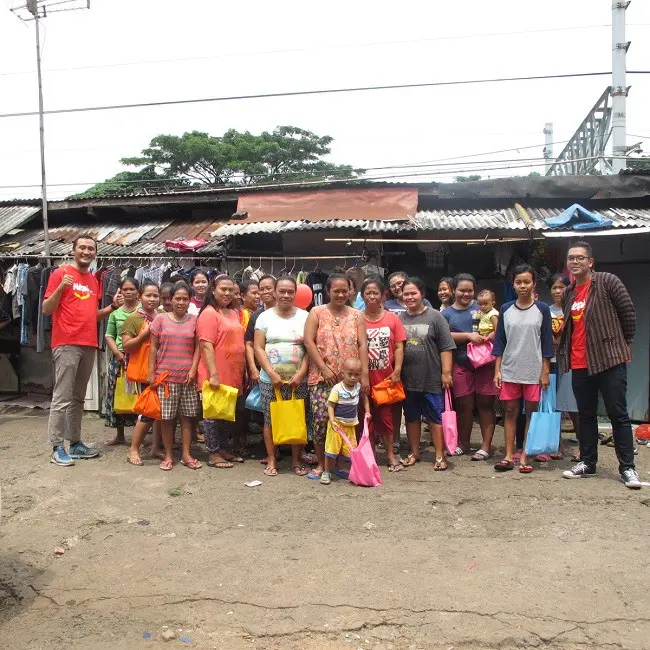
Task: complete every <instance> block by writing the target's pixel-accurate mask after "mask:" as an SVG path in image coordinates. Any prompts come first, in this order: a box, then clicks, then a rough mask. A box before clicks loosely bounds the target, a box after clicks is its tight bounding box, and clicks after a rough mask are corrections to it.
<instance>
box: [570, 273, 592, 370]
mask: <svg viewBox="0 0 650 650" xmlns="http://www.w3.org/2000/svg"><path fill="white" fill-rule="evenodd" d="M589 287H591V280H589V282H587V283H585V284H583V285H580V286H579V287H576V288H575V297H574V299H573V303H572V304H571V321H572V326H573V327H572V332H571V368H572V370H580V369H583V368H586V367H587V330H586V328H585V308H586V306H587V297H588V296H589Z"/></svg>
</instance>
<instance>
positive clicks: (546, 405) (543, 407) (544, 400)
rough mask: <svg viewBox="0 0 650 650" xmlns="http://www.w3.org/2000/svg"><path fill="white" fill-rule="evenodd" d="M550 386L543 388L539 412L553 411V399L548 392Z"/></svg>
mask: <svg viewBox="0 0 650 650" xmlns="http://www.w3.org/2000/svg"><path fill="white" fill-rule="evenodd" d="M548 390H549V389H548V388H542V394H541V396H540V400H539V405H538V406H537V411H538V412H539V413H553V410H552V409H551V399H550V397H549V394H548Z"/></svg>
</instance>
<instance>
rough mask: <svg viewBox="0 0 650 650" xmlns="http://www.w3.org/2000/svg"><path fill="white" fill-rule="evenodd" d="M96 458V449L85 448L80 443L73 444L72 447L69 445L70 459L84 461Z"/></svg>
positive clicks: (97, 453) (97, 454) (97, 451)
mask: <svg viewBox="0 0 650 650" xmlns="http://www.w3.org/2000/svg"><path fill="white" fill-rule="evenodd" d="M97 456H99V450H98V449H93V448H92V447H87V446H86V445H84V443H83V442H81V441H79V442H75V444H74V445H70V458H77V459H86V458H97Z"/></svg>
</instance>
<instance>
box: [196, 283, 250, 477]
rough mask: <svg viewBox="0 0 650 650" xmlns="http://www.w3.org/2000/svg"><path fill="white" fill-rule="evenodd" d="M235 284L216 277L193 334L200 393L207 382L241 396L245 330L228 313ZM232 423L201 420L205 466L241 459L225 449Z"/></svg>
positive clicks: (228, 464) (221, 466)
mask: <svg viewBox="0 0 650 650" xmlns="http://www.w3.org/2000/svg"><path fill="white" fill-rule="evenodd" d="M234 289H235V283H234V282H233V280H232V278H230V277H228V276H227V275H218V276H217V277H216V278H214V280H212V283H211V290H210V292H209V293H208V294H207V297H206V302H205V305H204V306H203V308H202V309H201V313H200V314H199V319H198V322H197V327H196V333H197V336H198V338H199V341H200V346H201V360H200V362H199V378H198V384H199V389H200V388H201V387H202V386H203V383H204V382H205V381H206V380H207V381H209V382H210V386H212V387H213V388H218V387H219V386H220V385H221V384H224V385H225V386H232V387H234V388H237V389H238V390H239V394H240V396H241V393H242V388H243V384H244V369H245V366H246V347H245V344H244V330H243V329H242V326H241V324H240V322H239V314H238V313H237V312H236V311H235V310H234V309H230V307H229V305H230V304H231V302H232V298H233V292H234ZM234 425H235V423H234V422H226V421H225V420H210V419H205V420H203V434H204V436H205V446H206V448H207V450H208V452H209V454H210V458H209V459H208V465H209V466H210V467H217V468H219V469H227V468H231V467H233V462H236V463H243V462H244V459H243V458H240V457H239V456H234V455H233V454H231V453H230V452H229V451H227V449H226V445H227V444H228V439H229V438H230V437H231V436H232V435H233V434H234V433H235V431H234Z"/></svg>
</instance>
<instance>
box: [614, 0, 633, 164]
mask: <svg viewBox="0 0 650 650" xmlns="http://www.w3.org/2000/svg"><path fill="white" fill-rule="evenodd" d="M630 2H631V0H621V1H614V2H613V3H612V90H611V93H612V154H613V157H612V171H613V172H614V173H615V174H618V173H619V172H620V171H622V170H623V169H625V167H626V161H625V156H626V155H627V146H626V139H627V133H626V130H627V129H626V114H625V112H626V103H627V93H628V87H627V82H626V78H625V73H626V65H625V57H626V54H627V51H628V49H629V48H630V41H626V40H625V11H626V10H627V8H628V7H629V5H630Z"/></svg>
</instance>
